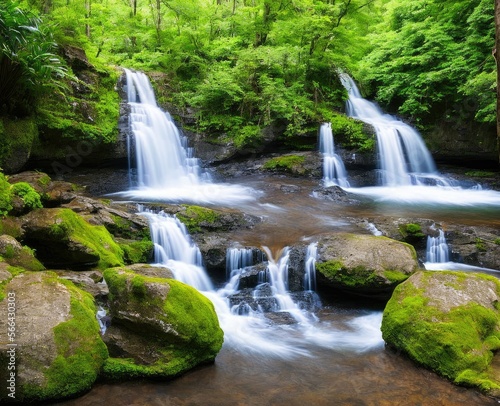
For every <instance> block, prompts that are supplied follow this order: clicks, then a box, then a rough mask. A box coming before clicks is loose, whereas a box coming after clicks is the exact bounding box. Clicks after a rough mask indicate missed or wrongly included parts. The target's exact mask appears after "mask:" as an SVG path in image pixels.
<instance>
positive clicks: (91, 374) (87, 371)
mask: <svg viewBox="0 0 500 406" xmlns="http://www.w3.org/2000/svg"><path fill="white" fill-rule="evenodd" d="M50 282H52V283H62V284H64V285H65V286H66V287H67V288H68V290H69V291H70V294H71V308H70V314H71V316H72V317H71V319H69V320H68V321H65V322H63V323H60V324H58V325H57V326H56V327H54V329H53V331H54V340H55V343H56V346H57V352H58V355H57V357H56V359H55V360H54V362H53V363H52V364H51V365H50V367H49V368H48V369H47V370H46V371H45V373H44V375H45V378H46V379H47V382H46V384H45V385H43V386H42V387H39V386H25V387H24V388H23V389H24V390H23V392H24V396H25V397H26V398H28V399H31V400H37V399H40V400H43V399H59V398H65V397H68V396H74V395H75V394H79V393H82V392H84V391H86V390H89V389H90V388H91V386H92V384H93V383H94V382H95V381H96V379H97V376H98V374H99V371H100V370H101V367H102V365H103V364H104V361H105V360H106V359H107V358H108V350H107V348H106V345H105V344H104V343H103V341H102V339H101V336H100V330H99V324H98V323H97V320H96V317H95V313H96V308H95V305H94V301H93V298H92V296H91V295H90V294H88V293H86V292H83V291H81V290H79V289H77V288H76V287H75V286H74V285H73V284H72V283H71V282H69V281H65V280H62V279H59V278H57V277H56V275H55V274H53V279H52V281H50V280H49V281H47V280H46V283H50Z"/></svg>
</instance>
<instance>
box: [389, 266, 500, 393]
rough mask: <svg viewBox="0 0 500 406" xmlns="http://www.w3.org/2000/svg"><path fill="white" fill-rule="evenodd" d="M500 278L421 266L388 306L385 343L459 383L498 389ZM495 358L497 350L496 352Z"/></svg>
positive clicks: (399, 289)
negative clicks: (429, 270)
mask: <svg viewBox="0 0 500 406" xmlns="http://www.w3.org/2000/svg"><path fill="white" fill-rule="evenodd" d="M499 301H500V281H498V279H497V278H494V277H492V276H489V275H484V274H479V273H463V272H450V271H443V272H417V273H416V274H414V275H413V276H411V277H410V278H409V279H408V280H407V281H405V282H404V283H402V284H401V285H399V286H398V287H397V288H396V289H395V291H394V293H393V295H392V297H391V299H390V300H389V302H388V303H387V306H386V308H385V310H384V316H383V320H382V336H383V338H384V340H385V341H386V343H387V344H388V345H390V346H391V347H394V348H396V349H397V350H400V351H402V352H404V353H405V354H407V355H408V356H409V357H410V358H412V359H413V360H415V361H416V362H418V363H419V364H422V365H424V366H425V367H427V368H430V369H432V370H434V371H436V372H437V373H439V374H441V375H443V376H445V377H447V378H449V379H451V380H452V381H454V382H455V383H457V384H463V385H466V386H471V385H472V386H478V387H480V388H481V389H483V390H486V391H492V392H494V393H495V394H496V395H498V394H500V367H499V366H497V365H498V364H500V362H498V360H496V362H492V361H493V359H494V353H495V351H497V350H498V349H500V312H499V306H498V303H499ZM495 358H496V356H495Z"/></svg>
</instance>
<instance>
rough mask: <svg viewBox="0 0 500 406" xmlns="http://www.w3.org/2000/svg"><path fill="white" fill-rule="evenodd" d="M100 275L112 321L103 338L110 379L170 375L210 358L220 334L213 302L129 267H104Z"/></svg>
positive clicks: (218, 344)
mask: <svg viewBox="0 0 500 406" xmlns="http://www.w3.org/2000/svg"><path fill="white" fill-rule="evenodd" d="M136 269H137V268H136ZM148 272H149V271H148ZM104 278H105V280H106V282H107V284H108V286H109V291H110V296H109V299H110V300H109V307H110V315H111V317H112V320H113V323H112V326H111V329H110V334H111V335H112V336H110V337H109V338H106V340H107V342H108V343H109V344H110V346H111V347H112V348H113V354H114V355H115V357H114V358H111V359H109V360H108V361H107V362H106V365H105V367H104V374H105V375H106V376H107V377H108V378H110V379H125V378H131V377H135V378H137V377H144V378H146V377H149V378H152V377H156V378H159V377H163V378H168V377H173V376H176V375H178V374H180V373H182V372H185V371H187V370H188V369H191V368H193V367H194V366H196V365H198V364H202V363H207V362H212V361H213V360H214V358H215V356H216V355H217V353H218V352H219V350H220V349H221V346H222V342H223V332H222V330H221V329H220V327H219V321H218V319H217V315H216V313H215V310H214V307H213V304H212V303H211V302H210V301H209V300H208V299H207V298H206V297H205V296H203V295H202V294H201V293H199V292H198V291H197V290H195V289H194V288H192V287H190V286H188V285H186V284H184V283H182V282H179V281H177V280H174V279H165V278H159V277H150V276H144V275H139V274H138V273H135V272H132V271H131V270H128V269H127V268H112V269H108V270H106V271H105V272H104ZM114 326H115V327H118V328H119V331H117V330H116V329H114ZM129 333H130V334H129ZM129 336H130V340H129V338H128V337H129ZM145 340H147V342H148V344H147V345H143V344H144V343H145ZM149 348H152V351H148V352H149V353H150V355H148V357H145V356H144V351H145V350H148V349H149Z"/></svg>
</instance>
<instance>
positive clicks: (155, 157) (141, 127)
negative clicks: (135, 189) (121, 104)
mask: <svg viewBox="0 0 500 406" xmlns="http://www.w3.org/2000/svg"><path fill="white" fill-rule="evenodd" d="M125 72H126V76H127V96H128V104H129V106H130V110H131V112H130V127H131V129H132V132H133V134H134V137H135V146H136V159H137V177H138V184H139V186H140V187H146V188H153V189H158V188H172V187H185V186H186V185H191V186H193V185H198V184H199V183H200V175H201V170H200V165H199V162H198V159H196V158H193V157H192V156H190V152H191V153H192V151H189V150H187V149H186V147H185V146H186V138H185V137H184V136H183V135H182V134H181V133H180V131H179V129H178V128H177V127H176V125H175V123H174V122H173V120H172V118H171V116H170V114H168V113H166V112H164V111H162V110H161V109H160V108H159V107H158V105H157V104H156V98H155V95H154V91H153V88H152V86H151V83H150V82H149V79H148V77H147V76H146V75H145V74H144V73H142V72H132V71H130V70H128V69H125ZM167 153H168V157H167V156H166V154H167Z"/></svg>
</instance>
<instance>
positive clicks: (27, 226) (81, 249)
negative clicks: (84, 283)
mask: <svg viewBox="0 0 500 406" xmlns="http://www.w3.org/2000/svg"><path fill="white" fill-rule="evenodd" d="M21 219H22V221H23V230H24V235H23V241H24V242H25V243H26V244H27V245H28V246H30V247H32V248H34V249H35V250H36V254H37V258H38V259H39V260H40V261H41V262H42V263H43V264H44V265H45V266H47V267H52V268H56V269H74V270H81V269H85V268H90V267H95V266H97V267H101V268H107V267H109V266H117V265H122V264H123V251H122V250H121V248H120V247H119V246H118V245H117V244H116V242H114V241H113V239H112V238H111V235H110V234H109V232H108V231H107V230H106V229H105V228H104V227H102V226H93V225H91V224H89V223H88V222H86V221H85V220H84V219H83V218H82V217H80V216H79V215H77V214H76V213H74V212H73V211H72V210H69V209H62V208H53V209H39V210H36V211H33V212H31V213H29V214H27V215H25V216H23V217H22V218H21ZM55 253H57V255H55Z"/></svg>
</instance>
